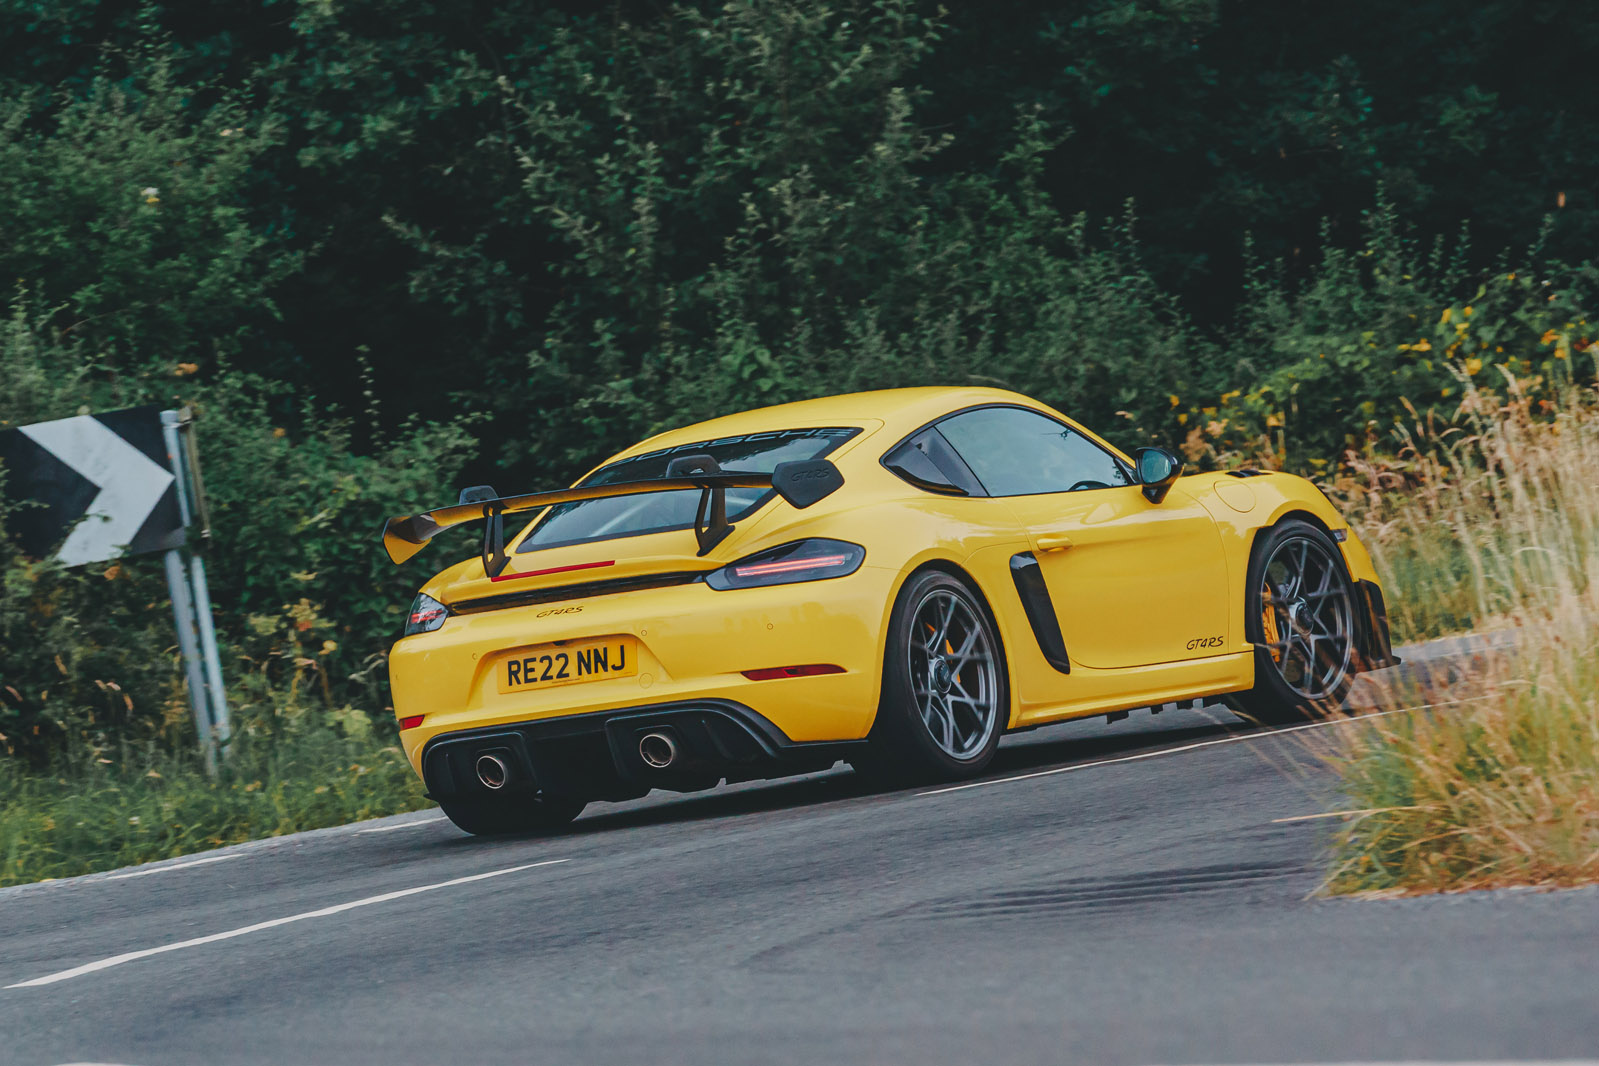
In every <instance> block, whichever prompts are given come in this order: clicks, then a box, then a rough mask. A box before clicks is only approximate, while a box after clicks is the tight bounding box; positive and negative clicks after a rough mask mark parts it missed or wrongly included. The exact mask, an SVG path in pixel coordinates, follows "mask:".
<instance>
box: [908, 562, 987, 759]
mask: <svg viewBox="0 0 1599 1066" xmlns="http://www.w3.org/2000/svg"><path fill="white" fill-rule="evenodd" d="M978 611H979V609H978V608H977V607H976V605H974V604H972V603H971V602H970V601H969V600H967V599H966V598H965V597H964V596H962V595H960V594H959V593H957V592H954V591H952V590H950V589H943V588H941V589H934V590H933V591H931V592H929V593H928V594H927V596H926V597H924V598H923V599H922V601H921V602H920V603H919V604H917V606H916V610H915V613H914V614H913V615H912V624H911V627H910V636H909V647H908V649H907V651H908V652H909V654H908V655H907V656H906V659H907V662H908V664H909V666H910V675H911V678H910V680H911V693H912V695H913V698H914V699H915V701H916V710H917V712H918V714H919V716H920V718H921V721H922V724H923V725H924V726H925V727H926V729H927V733H928V736H929V737H931V738H932V741H933V743H934V744H936V745H938V747H939V749H940V750H941V751H943V752H944V754H946V755H948V756H949V757H951V758H953V759H969V758H972V757H973V756H975V755H977V754H978V753H979V752H981V751H983V750H984V748H985V746H986V745H987V744H988V740H989V738H990V737H991V736H992V735H993V732H994V730H995V729H996V728H998V725H999V706H998V702H999V701H998V696H999V685H998V683H997V676H996V673H995V670H996V663H995V654H994V646H993V641H992V639H991V637H990V636H989V632H988V629H987V627H986V626H985V625H984V623H983V621H982V618H981V616H980V614H979V613H978Z"/></svg>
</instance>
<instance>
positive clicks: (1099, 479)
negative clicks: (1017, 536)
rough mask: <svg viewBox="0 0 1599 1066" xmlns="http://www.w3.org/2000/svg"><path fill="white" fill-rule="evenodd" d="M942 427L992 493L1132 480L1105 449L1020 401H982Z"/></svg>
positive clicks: (1061, 489) (1087, 486)
mask: <svg viewBox="0 0 1599 1066" xmlns="http://www.w3.org/2000/svg"><path fill="white" fill-rule="evenodd" d="M938 429H939V431H940V432H942V433H943V434H944V437H945V438H946V439H947V440H948V441H949V443H950V445H951V446H953V447H954V449H955V451H956V452H957V453H959V454H960V457H961V458H962V459H964V460H965V461H966V465H967V466H969V467H971V469H972V473H974V474H976V475H977V479H978V480H979V481H981V482H982V483H983V487H984V488H985V489H987V490H988V494H989V495H990V496H1030V495H1033V494H1035V493H1041V492H1074V491H1080V490H1083V489H1108V488H1115V487H1116V486H1118V485H1131V484H1132V483H1133V481H1132V478H1131V477H1130V476H1129V475H1128V473H1127V470H1126V469H1125V468H1124V467H1123V466H1122V464H1121V463H1119V462H1117V460H1116V458H1115V457H1114V456H1112V455H1111V454H1110V453H1109V452H1107V451H1106V450H1105V449H1103V448H1101V447H1100V446H1099V445H1097V444H1095V443H1094V442H1093V441H1091V440H1089V439H1088V438H1087V437H1084V436H1082V435H1081V434H1079V433H1076V432H1073V431H1072V430H1071V429H1070V428H1069V427H1067V426H1063V425H1061V424H1060V423H1059V422H1057V421H1055V420H1054V419H1053V418H1046V417H1044V416H1043V415H1041V414H1039V413H1038V412H1036V411H1028V410H1026V409H1024V408H1020V407H981V408H978V409H977V410H975V411H967V412H965V413H964V414H958V415H955V416H954V417H952V418H946V419H944V421H942V422H940V423H939V424H938Z"/></svg>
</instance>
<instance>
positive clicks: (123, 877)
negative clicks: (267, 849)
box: [106, 852, 244, 881]
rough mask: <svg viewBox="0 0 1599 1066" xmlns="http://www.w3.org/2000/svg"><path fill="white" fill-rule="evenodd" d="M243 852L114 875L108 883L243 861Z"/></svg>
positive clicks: (109, 878) (108, 879)
mask: <svg viewBox="0 0 1599 1066" xmlns="http://www.w3.org/2000/svg"><path fill="white" fill-rule="evenodd" d="M242 858H244V855H243V853H242V852H235V853H234V854H232V855H211V856H208V857H207V858H204V859H191V860H189V861H188V862H173V863H167V864H166V865H165V866H152V867H150V868H149V869H145V870H135V871H133V872H132V873H128V874H112V875H111V876H110V877H108V878H106V880H107V881H125V880H127V879H128V878H130V877H149V876H150V875H151V874H164V873H166V872H167V871H168V870H187V869H188V868H189V867H191V866H206V865H208V864H210V863H213V862H227V861H228V860H229V859H242Z"/></svg>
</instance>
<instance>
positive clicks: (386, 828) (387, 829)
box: [356, 814, 449, 833]
mask: <svg viewBox="0 0 1599 1066" xmlns="http://www.w3.org/2000/svg"><path fill="white" fill-rule="evenodd" d="M446 821H449V819H448V818H446V817H444V815H442V814H441V815H439V816H438V817H437V818H418V819H417V820H416V821H414V822H401V823H400V824H399V825H378V826H373V827H372V828H371V829H357V830H356V832H357V833H392V832H394V831H395V830H396V829H415V828H416V827H417V826H419V825H432V824H433V823H434V822H446Z"/></svg>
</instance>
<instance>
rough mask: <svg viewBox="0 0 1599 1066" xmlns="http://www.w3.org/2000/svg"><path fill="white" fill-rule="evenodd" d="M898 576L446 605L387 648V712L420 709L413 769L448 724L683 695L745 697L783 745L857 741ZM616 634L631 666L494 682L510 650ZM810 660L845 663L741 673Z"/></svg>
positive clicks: (868, 710)
mask: <svg viewBox="0 0 1599 1066" xmlns="http://www.w3.org/2000/svg"><path fill="white" fill-rule="evenodd" d="M897 577H898V574H897V572H896V571H893V570H888V569H886V568H878V567H873V566H871V565H869V564H868V565H866V566H863V567H861V569H860V570H859V571H857V572H856V573H854V574H852V575H850V576H848V577H842V578H834V579H830V580H826V581H814V582H805V583H801V584H791V585H778V586H772V587H769V588H753V589H740V590H737V591H730V592H719V591H715V590H713V589H710V588H709V587H707V586H706V585H705V584H704V583H703V582H702V583H698V584H692V585H683V586H678V587H672V588H660V589H652V590H648V591H641V592H629V593H626V594H622V595H610V596H595V597H592V598H588V599H583V600H577V601H572V602H570V603H562V604H555V605H550V604H542V605H535V606H527V607H515V608H508V609H505V610H497V611H489V612H485V613H481V614H468V615H460V616H454V617H451V618H450V619H449V620H448V621H446V622H445V624H444V625H443V627H442V628H440V629H438V630H436V631H434V632H431V633H422V634H417V635H414V636H409V637H403V638H401V639H400V640H399V641H398V642H397V643H396V644H395V645H394V648H393V650H392V651H391V652H390V655H389V681H390V688H391V691H392V693H393V697H394V709H395V716H396V717H398V718H407V717H412V716H419V715H420V716H423V722H422V724H421V725H420V726H418V727H416V728H413V729H407V730H404V731H402V732H401V733H400V740H401V743H402V744H403V745H404V747H405V751H406V755H407V757H408V758H409V759H410V760H411V764H412V766H414V767H415V768H416V769H417V771H418V772H421V771H422V755H423V751H424V749H425V748H426V747H427V746H428V745H430V744H431V743H432V742H433V741H434V740H435V739H436V738H438V737H441V736H443V735H445V734H452V735H453V734H459V733H463V732H468V731H476V730H483V729H515V728H519V727H520V726H521V725H523V724H527V723H535V722H543V721H555V720H576V719H579V718H582V717H584V716H586V715H614V714H618V713H621V711H620V710H618V709H619V708H633V707H655V706H663V705H690V704H691V705H694V706H700V707H726V706H735V707H742V708H745V709H747V710H748V711H749V713H750V714H753V715H754V716H755V717H756V718H757V719H759V720H760V721H761V722H764V723H767V724H769V725H770V726H771V727H772V728H773V729H774V730H775V731H776V734H775V735H776V736H777V737H781V738H783V739H784V740H787V741H789V742H811V741H845V740H855V739H859V738H862V737H864V736H866V734H867V731H868V730H869V729H870V728H871V724H872V719H873V717H874V716H875V714H876V710H877V699H878V694H879V684H880V677H881V663H882V629H883V621H884V616H885V614H886V613H887V610H888V606H887V605H888V604H890V603H891V602H892V601H893V593H894V585H895V581H896V579H897ZM617 635H622V636H626V637H629V638H632V639H634V640H636V641H637V644H636V649H637V673H636V674H632V675H629V676H617V677H614V678H601V679H596V680H591V681H584V682H581V683H578V684H568V685H562V686H558V687H553V688H541V689H533V690H530V691H523V692H514V693H502V692H500V691H499V686H498V684H497V678H499V677H500V676H501V675H500V673H499V672H500V671H502V670H503V669H504V667H503V663H504V662H505V661H506V659H507V658H508V657H516V656H524V655H528V654H533V653H535V652H536V651H537V649H540V648H548V646H549V645H550V644H551V643H553V642H559V641H563V640H565V641H572V640H585V639H590V638H602V637H604V638H609V637H613V636H617ZM813 663H814V664H830V665H834V666H838V667H840V668H841V671H842V672H839V673H828V674H818V675H813V676H804V677H788V678H780V679H772V680H752V679H750V678H748V677H746V676H745V675H744V673H743V671H745V670H756V669H763V668H773V667H785V666H796V665H803V664H813ZM754 728H756V729H757V731H759V729H760V727H759V726H756V727H754Z"/></svg>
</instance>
